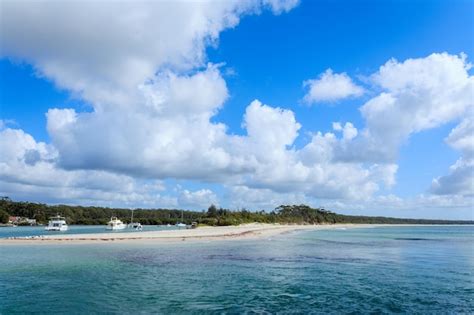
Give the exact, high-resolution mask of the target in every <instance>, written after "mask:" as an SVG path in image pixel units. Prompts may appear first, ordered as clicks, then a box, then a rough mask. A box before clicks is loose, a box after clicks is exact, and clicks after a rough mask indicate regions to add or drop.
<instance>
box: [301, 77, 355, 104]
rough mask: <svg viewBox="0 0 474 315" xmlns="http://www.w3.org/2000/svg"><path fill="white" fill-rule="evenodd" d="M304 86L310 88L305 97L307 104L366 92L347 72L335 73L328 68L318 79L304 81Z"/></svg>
mask: <svg viewBox="0 0 474 315" xmlns="http://www.w3.org/2000/svg"><path fill="white" fill-rule="evenodd" d="M303 86H305V87H308V89H309V90H308V92H307V94H306V95H305V96H304V98H303V101H304V102H305V103H307V104H314V103H319V102H336V101H339V100H342V99H345V98H348V97H357V96H361V95H362V94H364V89H363V88H362V87H360V86H358V85H356V84H355V83H354V82H353V81H352V79H351V78H350V77H349V76H348V75H347V74H346V73H334V72H333V71H332V70H331V69H327V70H326V71H325V72H324V73H322V74H321V75H320V76H319V78H318V79H313V80H306V81H304V83H303Z"/></svg>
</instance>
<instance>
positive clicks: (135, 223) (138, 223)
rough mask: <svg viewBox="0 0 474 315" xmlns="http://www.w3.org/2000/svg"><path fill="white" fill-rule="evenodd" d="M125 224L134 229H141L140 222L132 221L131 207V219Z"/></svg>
mask: <svg viewBox="0 0 474 315" xmlns="http://www.w3.org/2000/svg"><path fill="white" fill-rule="evenodd" d="M127 226H128V228H129V229H134V230H137V231H141V230H142V229H143V226H142V224H141V223H140V222H133V209H132V219H131V220H130V223H129V224H128V225H127Z"/></svg>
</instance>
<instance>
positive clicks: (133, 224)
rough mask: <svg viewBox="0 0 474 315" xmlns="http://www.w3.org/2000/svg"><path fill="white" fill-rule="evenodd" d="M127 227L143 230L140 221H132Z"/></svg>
mask: <svg viewBox="0 0 474 315" xmlns="http://www.w3.org/2000/svg"><path fill="white" fill-rule="evenodd" d="M128 228H129V229H134V230H137V231H141V230H143V226H142V224H141V223H140V222H132V223H129V224H128Z"/></svg>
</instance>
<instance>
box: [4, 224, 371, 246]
mask: <svg viewBox="0 0 474 315" xmlns="http://www.w3.org/2000/svg"><path fill="white" fill-rule="evenodd" d="M362 226H366V225H356V224H334V225H280V224H258V223H254V224H245V225H239V226H221V227H199V228H197V229H182V230H169V231H149V232H147V231H144V232H125V233H95V234H63V235H45V236H39V237H17V238H8V239H0V245H18V244H61V243H68V244H69V243H78V244H84V243H107V242H108V243H113V242H173V241H196V240H205V241H211V240H227V239H245V238H262V237H263V238H265V237H271V236H274V235H278V234H283V233H288V232H292V231H298V230H308V229H334V228H343V227H362ZM371 226H373V225H371Z"/></svg>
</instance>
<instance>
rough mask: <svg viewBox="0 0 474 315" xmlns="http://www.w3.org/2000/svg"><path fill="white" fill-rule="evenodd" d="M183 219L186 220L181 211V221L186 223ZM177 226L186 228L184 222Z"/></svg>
mask: <svg viewBox="0 0 474 315" xmlns="http://www.w3.org/2000/svg"><path fill="white" fill-rule="evenodd" d="M183 219H184V217H183V210H181V221H184V220H183ZM175 226H177V227H186V224H184V223H182V222H178V223H176V224H175Z"/></svg>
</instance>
